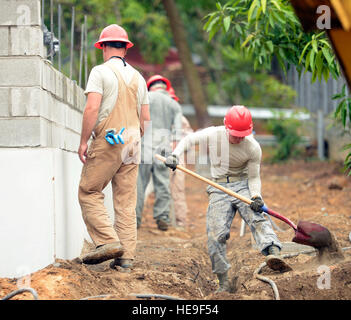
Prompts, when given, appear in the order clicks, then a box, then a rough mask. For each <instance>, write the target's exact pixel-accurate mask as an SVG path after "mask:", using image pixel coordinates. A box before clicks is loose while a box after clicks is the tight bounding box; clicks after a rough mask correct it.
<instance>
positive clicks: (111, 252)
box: [82, 242, 124, 264]
mask: <svg viewBox="0 0 351 320" xmlns="http://www.w3.org/2000/svg"><path fill="white" fill-rule="evenodd" d="M123 253H124V249H123V247H122V246H121V244H120V242H113V243H108V244H103V245H100V246H98V247H96V249H95V250H94V251H92V252H89V253H88V254H86V255H85V256H84V257H83V258H82V261H83V263H85V264H98V263H101V262H104V261H106V260H110V259H113V258H118V257H121V256H122V255H123Z"/></svg>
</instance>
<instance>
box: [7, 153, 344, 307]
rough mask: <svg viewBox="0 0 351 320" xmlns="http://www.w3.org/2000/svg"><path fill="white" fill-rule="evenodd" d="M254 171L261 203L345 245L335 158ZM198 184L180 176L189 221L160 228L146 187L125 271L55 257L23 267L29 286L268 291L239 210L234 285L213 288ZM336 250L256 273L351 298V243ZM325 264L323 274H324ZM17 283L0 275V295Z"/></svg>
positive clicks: (307, 292)
mask: <svg viewBox="0 0 351 320" xmlns="http://www.w3.org/2000/svg"><path fill="white" fill-rule="evenodd" d="M189 169H192V170H194V167H191V166H189ZM261 178H262V193H263V196H264V199H265V202H266V204H267V206H268V207H270V208H272V209H273V210H275V211H277V212H280V213H281V214H283V215H285V216H286V217H288V218H289V219H290V220H292V221H294V222H295V223H297V222H298V221H300V220H307V221H312V222H316V223H319V224H322V225H324V226H325V227H327V228H328V229H329V230H330V231H331V232H332V234H333V235H334V237H335V238H336V240H337V242H338V244H339V245H340V247H341V248H346V247H349V246H351V243H350V240H349V233H350V232H351V211H350V208H351V197H350V194H351V181H350V178H347V177H346V176H345V175H344V174H343V173H342V171H341V166H340V164H337V163H326V162H323V163H321V162H317V161H309V162H306V161H303V160H301V161H294V162H290V163H287V164H274V165H272V164H267V163H263V165H262V169H261ZM205 189H206V185H205V184H204V183H203V182H201V181H199V180H197V179H195V178H193V177H191V176H187V177H186V196H187V203H188V207H189V212H188V219H189V225H188V228H187V229H186V230H182V229H178V228H174V227H171V228H170V229H169V230H168V231H166V232H163V231H160V230H158V229H157V226H156V224H155V222H154V220H153V218H152V207H153V202H154V197H153V194H151V196H150V197H149V199H148V200H147V203H146V207H145V211H144V215H143V219H144V220H143V224H142V227H141V228H140V229H139V230H138V243H137V255H136V260H135V264H134V267H133V269H132V270H131V272H122V271H121V270H112V269H110V268H109V262H105V263H102V264H100V265H95V266H94V265H93V266H89V265H83V264H81V263H79V259H75V260H70V261H68V260H57V261H56V262H55V263H54V264H52V265H49V266H47V267H46V268H45V269H42V270H39V271H37V272H35V273H33V274H31V275H30V281H31V282H30V283H31V287H32V288H34V289H35V290H36V291H37V293H38V296H39V299H45V300H78V299H115V300H127V299H138V298H137V297H136V296H135V295H134V294H160V295H168V296H173V297H178V298H182V299H191V300H217V299H221V300H257V299H259V300H273V299H275V297H274V294H273V290H272V287H271V286H270V285H269V284H268V283H266V282H262V281H260V280H258V279H256V278H255V276H254V272H255V270H257V268H258V267H259V266H260V265H261V264H262V263H263V262H264V256H263V255H262V254H261V253H260V252H258V250H257V249H256V248H255V244H254V243H253V241H252V237H251V233H250V231H249V229H248V228H246V232H245V234H244V235H243V236H242V237H240V226H241V218H240V216H239V215H236V217H235V219H234V221H233V224H232V226H231V235H230V239H229V240H228V242H227V253H228V258H229V260H230V262H231V265H232V268H231V269H230V278H231V280H232V285H233V288H235V292H233V293H215V290H216V289H217V286H218V283H217V280H216V277H215V276H214V275H213V274H212V272H211V264H210V260H209V257H208V255H207V243H206V242H207V236H206V209H207V204H208V200H207V194H206V191H205ZM272 219H273V221H274V223H275V224H276V226H277V227H278V228H279V229H275V231H276V233H277V235H278V237H279V239H280V240H281V241H282V242H291V240H292V238H293V236H294V231H293V230H292V229H291V228H290V227H289V226H288V225H286V224H284V223H283V222H280V221H279V220H277V219H275V218H272ZM90 248H91V244H88V243H86V245H85V247H84V251H87V250H89V249H90ZM82 253H83V252H82ZM343 253H344V260H342V261H337V260H326V261H319V260H318V259H317V257H316V256H313V255H307V254H300V255H298V256H295V257H293V258H288V259H287V261H288V263H289V264H290V265H291V266H292V267H293V271H291V272H287V273H279V272H273V271H271V270H269V269H268V268H267V267H264V268H263V269H262V270H261V273H260V274H261V275H262V276H264V277H267V278H269V279H271V280H273V281H274V282H275V284H276V286H277V288H278V291H279V294H280V299H282V300H305V299H306V300H320V299H329V300H330V299H331V300H342V299H346V300H350V299H351V250H344V251H343ZM328 272H330V282H328V278H327V277H324V276H328ZM323 279H324V280H323ZM326 279H327V280H326ZM17 283H18V279H8V278H3V279H0V297H4V296H5V295H6V294H8V293H10V292H11V291H13V290H16V289H17ZM32 298H33V297H32V295H31V294H30V293H23V294H19V295H17V296H15V297H14V298H12V299H13V300H15V299H18V300H19V299H21V300H22V299H23V300H25V299H32ZM144 299H145V298H144ZM157 299H160V298H157Z"/></svg>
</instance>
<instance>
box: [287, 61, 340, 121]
mask: <svg viewBox="0 0 351 320" xmlns="http://www.w3.org/2000/svg"><path fill="white" fill-rule="evenodd" d="M311 79H312V74H311V73H310V72H307V73H303V74H302V75H301V77H299V74H298V72H297V71H296V69H295V68H294V67H292V68H291V69H290V70H289V71H288V74H287V77H286V80H285V81H286V83H287V84H288V85H290V86H291V87H292V88H293V89H294V90H295V91H296V93H297V96H296V101H295V104H296V105H297V106H300V107H304V108H306V109H308V110H309V112H310V113H311V114H312V115H317V114H318V112H320V111H322V112H323V115H324V116H327V115H329V114H330V113H332V112H334V111H335V109H336V107H337V105H338V101H336V100H333V99H332V97H333V95H335V94H337V93H340V92H341V90H342V88H343V86H344V84H346V81H345V79H344V78H343V77H340V78H339V79H338V80H335V79H333V78H332V77H330V78H329V80H328V82H325V81H324V80H322V81H321V82H320V81H319V80H317V81H316V82H315V83H313V84H312V83H311Z"/></svg>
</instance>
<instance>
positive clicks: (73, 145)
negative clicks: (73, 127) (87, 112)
mask: <svg viewBox="0 0 351 320" xmlns="http://www.w3.org/2000/svg"><path fill="white" fill-rule="evenodd" d="M79 144H80V135H79V134H77V133H74V132H72V131H70V130H68V129H66V130H65V146H64V149H65V150H67V151H72V152H77V151H78V148H79Z"/></svg>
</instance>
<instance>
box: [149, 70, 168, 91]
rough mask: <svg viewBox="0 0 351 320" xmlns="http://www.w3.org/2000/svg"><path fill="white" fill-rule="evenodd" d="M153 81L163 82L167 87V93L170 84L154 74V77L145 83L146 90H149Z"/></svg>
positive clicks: (165, 79)
mask: <svg viewBox="0 0 351 320" xmlns="http://www.w3.org/2000/svg"><path fill="white" fill-rule="evenodd" d="M155 81H163V82H165V83H166V85H167V91H169V89H170V88H171V82H170V81H169V80H168V79H167V78H165V77H162V76H160V75H159V74H156V75H154V76H152V77H150V78H149V80H147V82H146V85H147V88H148V89H150V85H151V84H152V83H153V82H155Z"/></svg>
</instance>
